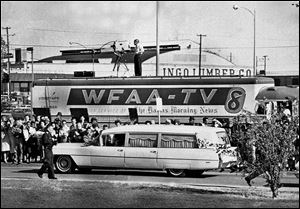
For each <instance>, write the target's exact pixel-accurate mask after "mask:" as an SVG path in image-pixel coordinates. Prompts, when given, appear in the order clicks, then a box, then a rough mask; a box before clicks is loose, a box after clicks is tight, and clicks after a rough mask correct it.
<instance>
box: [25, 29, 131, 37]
mask: <svg viewBox="0 0 300 209" xmlns="http://www.w3.org/2000/svg"><path fill="white" fill-rule="evenodd" d="M27 29H28V30H34V31H47V32H57V33H90V34H91V33H92V34H103V35H112V34H116V35H122V34H130V33H125V32H122V33H117V32H95V31H93V32H92V31H90V32H88V31H76V30H58V29H43V28H27Z"/></svg>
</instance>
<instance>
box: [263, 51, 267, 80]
mask: <svg viewBox="0 0 300 209" xmlns="http://www.w3.org/2000/svg"><path fill="white" fill-rule="evenodd" d="M267 56H268V55H264V56H263V58H264V75H266V72H267Z"/></svg>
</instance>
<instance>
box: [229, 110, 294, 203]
mask: <svg viewBox="0 0 300 209" xmlns="http://www.w3.org/2000/svg"><path fill="white" fill-rule="evenodd" d="M241 120H242V121H245V123H237V124H235V125H236V129H235V131H234V133H233V135H232V136H233V139H234V140H235V141H236V142H237V145H238V148H237V149H238V153H239V162H240V163H241V164H242V165H243V166H244V171H245V172H249V173H250V175H252V176H251V177H250V179H249V180H248V182H247V183H248V184H249V185H251V183H250V181H251V178H252V177H254V178H255V177H256V176H258V175H260V174H264V175H263V176H264V178H266V180H267V183H268V184H269V186H270V189H271V191H272V194H273V198H275V197H277V196H278V188H280V186H281V184H280V179H281V177H282V171H283V169H284V168H285V167H286V164H287V160H288V159H289V158H290V157H291V156H292V155H294V154H295V145H294V142H295V141H296V139H297V138H299V115H297V116H294V117H286V116H285V115H283V114H282V113H278V114H273V115H272V116H271V118H270V119H269V120H267V119H264V118H262V117H261V116H257V115H253V114H251V113H249V112H247V113H246V114H244V115H241V116H239V117H238V118H237V121H238V122H240V121H241ZM248 177H249V176H248ZM245 179H246V180H247V177H246V178H245Z"/></svg>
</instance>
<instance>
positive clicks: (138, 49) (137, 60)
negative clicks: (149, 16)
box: [134, 39, 144, 76]
mask: <svg viewBox="0 0 300 209" xmlns="http://www.w3.org/2000/svg"><path fill="white" fill-rule="evenodd" d="M134 45H135V48H134V53H135V55H134V72H135V76H141V75H142V58H141V57H142V54H143V53H144V47H143V46H142V44H141V43H140V41H139V40H138V39H135V40H134Z"/></svg>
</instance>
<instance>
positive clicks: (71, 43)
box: [69, 42, 95, 72]
mask: <svg viewBox="0 0 300 209" xmlns="http://www.w3.org/2000/svg"><path fill="white" fill-rule="evenodd" d="M69 44H70V45H73V44H77V45H79V46H82V47H84V48H85V49H91V50H92V51H93V53H92V60H93V71H94V72H95V70H94V63H95V61H94V54H95V49H93V48H88V47H86V46H85V45H83V44H81V43H77V42H69Z"/></svg>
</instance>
